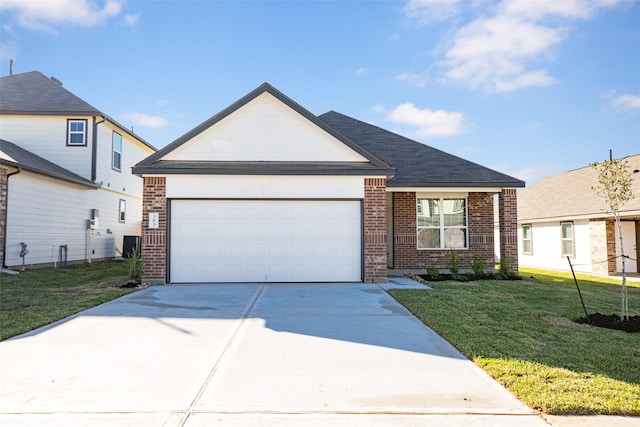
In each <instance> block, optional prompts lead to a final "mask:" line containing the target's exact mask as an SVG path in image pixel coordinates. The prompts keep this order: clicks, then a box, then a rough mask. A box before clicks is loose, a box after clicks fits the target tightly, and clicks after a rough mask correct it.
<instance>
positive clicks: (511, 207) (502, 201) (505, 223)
mask: <svg viewBox="0 0 640 427" xmlns="http://www.w3.org/2000/svg"><path fill="white" fill-rule="evenodd" d="M498 209H499V215H500V258H501V259H502V258H503V257H504V256H505V255H506V256H508V257H509V258H510V259H511V270H512V271H513V272H514V273H516V274H517V273H518V196H517V194H516V190H515V188H505V189H503V190H502V192H501V193H500V195H499V196H498Z"/></svg>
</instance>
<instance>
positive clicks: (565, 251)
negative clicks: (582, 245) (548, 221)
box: [560, 222, 575, 257]
mask: <svg viewBox="0 0 640 427" xmlns="http://www.w3.org/2000/svg"><path fill="white" fill-rule="evenodd" d="M560 230H561V242H562V256H563V257H566V256H569V257H572V256H575V249H574V246H575V245H574V238H573V223H572V222H561V223H560Z"/></svg>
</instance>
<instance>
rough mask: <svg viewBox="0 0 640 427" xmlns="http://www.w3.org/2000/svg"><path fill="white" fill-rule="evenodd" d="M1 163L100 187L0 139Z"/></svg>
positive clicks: (91, 186)
mask: <svg viewBox="0 0 640 427" xmlns="http://www.w3.org/2000/svg"><path fill="white" fill-rule="evenodd" d="M0 164H5V165H9V166H14V167H19V168H22V169H25V170H28V171H31V172H35V173H39V174H42V175H47V176H50V177H53V178H57V179H61V180H63V181H67V182H72V183H74V184H80V185H83V186H86V187H90V188H98V185H96V184H94V183H93V182H91V181H89V180H87V179H84V178H83V177H81V176H80V175H76V174H75V173H73V172H71V171H70V170H67V169H65V168H63V167H61V166H58V165H56V164H55V163H51V162H50V161H48V160H46V159H43V158H42V157H40V156H38V155H36V154H33V153H32V152H30V151H27V150H25V149H24V148H20V147H18V146H17V145H15V144H13V143H11V142H9V141H5V140H4V139H0Z"/></svg>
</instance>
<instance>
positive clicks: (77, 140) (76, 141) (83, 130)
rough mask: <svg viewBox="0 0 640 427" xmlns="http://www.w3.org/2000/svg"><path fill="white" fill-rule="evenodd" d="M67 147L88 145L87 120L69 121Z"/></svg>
mask: <svg viewBox="0 0 640 427" xmlns="http://www.w3.org/2000/svg"><path fill="white" fill-rule="evenodd" d="M67 145H72V146H75V145H77V146H85V145H87V121H86V120H71V119H69V120H67Z"/></svg>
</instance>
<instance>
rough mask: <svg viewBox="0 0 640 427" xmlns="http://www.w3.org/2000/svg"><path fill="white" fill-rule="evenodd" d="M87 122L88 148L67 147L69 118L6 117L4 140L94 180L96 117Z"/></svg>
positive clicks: (0, 127)
mask: <svg viewBox="0 0 640 427" xmlns="http://www.w3.org/2000/svg"><path fill="white" fill-rule="evenodd" d="M68 118H75V119H87V145H86V146H71V147H70V146H67V117H56V116H53V117H47V116H13V115H2V116H1V117H0V120H1V121H2V123H1V125H0V138H2V139H4V140H6V141H9V142H13V143H14V144H16V145H18V146H19V147H22V148H24V149H25V150H28V151H31V152H32V153H34V154H37V155H38V156H40V157H42V158H44V159H47V160H49V161H50V162H52V163H55V164H57V165H60V166H62V167H63V168H65V169H68V170H70V171H71V172H74V173H76V174H78V175H80V176H82V177H84V178H86V179H91V145H92V123H93V119H92V117H68Z"/></svg>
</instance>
